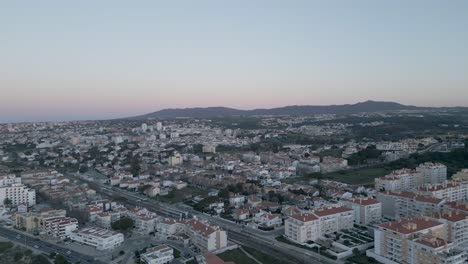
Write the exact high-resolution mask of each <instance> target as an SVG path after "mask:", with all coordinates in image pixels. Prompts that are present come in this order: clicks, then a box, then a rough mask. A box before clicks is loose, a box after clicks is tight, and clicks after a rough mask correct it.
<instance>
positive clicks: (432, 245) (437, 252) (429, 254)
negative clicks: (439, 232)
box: [410, 235, 467, 264]
mask: <svg viewBox="0 0 468 264" xmlns="http://www.w3.org/2000/svg"><path fill="white" fill-rule="evenodd" d="M466 260H467V256H466V253H465V252H463V251H462V250H460V249H457V248H456V246H455V244H454V243H452V242H450V241H447V240H444V239H442V238H439V237H434V236H430V235H428V236H423V237H420V238H417V239H415V240H413V241H412V242H411V261H410V263H411V264H419V263H424V264H440V263H444V264H445V263H450V264H463V263H466V262H465V261H466Z"/></svg>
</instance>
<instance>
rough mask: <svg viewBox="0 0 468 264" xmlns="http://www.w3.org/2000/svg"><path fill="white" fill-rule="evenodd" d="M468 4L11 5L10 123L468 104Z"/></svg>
mask: <svg viewBox="0 0 468 264" xmlns="http://www.w3.org/2000/svg"><path fill="white" fill-rule="evenodd" d="M467 14H468V1H464V0H451V1H440V0H439V1H432V0H412V1H408V0H401V1H400V0H388V1H376V0H368V1H363V0H362V1H361V0H355V1H345V0H342V1H335V0H327V1H313V0H304V1H295V0H288V1H284V0H283V1H276V0H239V1H219V0H212V1H208V0H197V1H193V0H190V1H179V0H171V1H157V0H153V1H119V0H111V1H107V0H100V1H87V0H82V1H48V0H42V1H33V0H30V1H6V0H5V1H1V0H0V122H22V121H53V120H82V119H105V118H116V117H126V116H132V115H138V114H144V113H148V112H154V111H157V110H159V109H164V108H185V107H207V106H226V107H234V108H239V109H254V108H270V107H278V106H285V105H326V104H343V103H356V102H361V101H366V100H379V101H395V102H400V103H403V104H411V105H419V106H468V70H467V69H468V15H467Z"/></svg>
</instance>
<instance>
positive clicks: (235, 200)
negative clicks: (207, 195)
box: [229, 193, 245, 208]
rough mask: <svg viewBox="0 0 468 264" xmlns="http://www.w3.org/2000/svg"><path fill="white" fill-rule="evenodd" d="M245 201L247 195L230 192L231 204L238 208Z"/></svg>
mask: <svg viewBox="0 0 468 264" xmlns="http://www.w3.org/2000/svg"><path fill="white" fill-rule="evenodd" d="M244 202H245V196H244V195H240V194H235V193H229V204H230V205H233V206H235V207H236V208H237V207H239V206H241V205H243V204H244Z"/></svg>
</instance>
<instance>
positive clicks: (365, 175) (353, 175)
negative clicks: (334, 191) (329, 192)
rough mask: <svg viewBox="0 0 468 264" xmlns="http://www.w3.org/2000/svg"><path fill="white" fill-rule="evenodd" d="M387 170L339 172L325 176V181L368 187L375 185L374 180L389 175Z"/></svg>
mask: <svg viewBox="0 0 468 264" xmlns="http://www.w3.org/2000/svg"><path fill="white" fill-rule="evenodd" d="M389 172H390V170H388V169H386V168H382V167H380V168H372V167H370V168H362V169H357V170H348V171H337V172H333V173H328V174H325V175H324V178H325V179H329V180H333V181H339V182H344V183H348V184H359V185H367V184H373V183H374V178H377V177H382V176H384V175H385V174H387V173H389Z"/></svg>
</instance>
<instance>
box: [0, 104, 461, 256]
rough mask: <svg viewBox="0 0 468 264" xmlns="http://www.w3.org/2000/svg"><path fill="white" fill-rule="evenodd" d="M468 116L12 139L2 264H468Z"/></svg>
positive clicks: (224, 121) (382, 114)
mask: <svg viewBox="0 0 468 264" xmlns="http://www.w3.org/2000/svg"><path fill="white" fill-rule="evenodd" d="M467 135H468V111H467V110H466V109H448V110H447V109H436V108H433V109H417V108H415V109H404V110H387V111H369V112H359V113H351V114H344V113H343V114H333V113H324V114H308V115H293V114H290V115H284V114H282V115H274V114H271V113H269V114H268V115H257V113H254V114H252V115H250V116H223V117H216V116H213V117H200V118H197V117H193V116H192V117H184V118H178V117H174V118H158V117H148V116H146V117H139V118H127V119H116V120H103V121H74V122H36V123H14V124H0V257H1V258H2V259H3V260H5V262H3V261H1V262H2V263H82V264H84V263H115V264H120V263H121V264H132V263H147V264H163V263H187V264H195V263H198V264H222V263H237V264H270V263H275V264H278V263H286V264H289V263H291V264H292V263H355V264H363V263H385V264H394V263H408V264H409V263H411V264H417V263H428V264H429V263H446V264H449V263H450V264H461V263H466V262H467V261H468V146H467V143H468V137H467Z"/></svg>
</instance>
